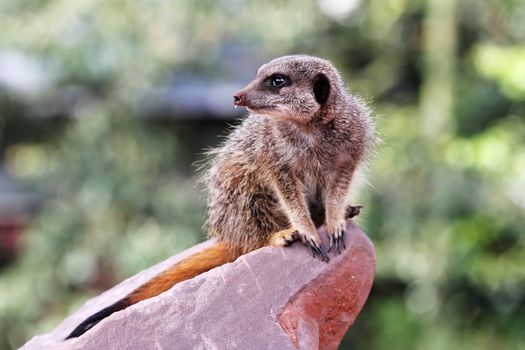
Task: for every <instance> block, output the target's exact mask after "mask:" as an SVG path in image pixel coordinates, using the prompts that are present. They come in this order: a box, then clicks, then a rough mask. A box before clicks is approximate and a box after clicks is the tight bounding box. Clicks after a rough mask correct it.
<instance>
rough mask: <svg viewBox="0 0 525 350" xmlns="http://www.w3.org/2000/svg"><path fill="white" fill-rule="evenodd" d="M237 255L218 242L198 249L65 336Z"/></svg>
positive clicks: (76, 332) (78, 334) (75, 334)
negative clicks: (201, 249)
mask: <svg viewBox="0 0 525 350" xmlns="http://www.w3.org/2000/svg"><path fill="white" fill-rule="evenodd" d="M238 256H239V254H237V253H234V252H232V251H231V250H230V249H229V248H228V247H227V246H226V245H224V244H222V243H217V244H215V245H213V246H211V247H209V248H206V249H204V250H203V251H201V252H198V253H195V254H193V255H191V256H189V257H188V258H186V259H184V260H182V261H179V262H178V263H176V264H175V265H173V266H171V267H170V268H169V269H167V270H166V271H164V272H162V273H161V274H160V275H158V276H156V277H153V278H152V279H151V280H149V281H148V282H146V283H145V284H143V285H142V286H140V287H138V288H137V289H135V290H134V291H133V292H131V293H130V294H128V295H127V296H126V297H124V298H123V299H120V300H119V301H117V302H116V303H114V304H112V305H110V306H108V307H106V308H104V309H102V310H100V311H99V312H97V313H95V314H93V315H91V316H90V317H88V318H87V319H86V320H84V321H83V322H82V323H81V324H79V325H78V326H77V327H76V328H75V329H74V330H73V331H72V332H71V334H69V335H68V336H67V338H66V339H69V338H76V337H78V336H81V335H82V334H84V333H85V332H87V331H88V330H90V329H91V328H92V327H93V326H95V325H96V324H97V323H99V322H100V321H102V320H103V319H105V318H106V317H108V316H109V315H111V314H112V313H114V312H117V311H121V310H124V309H125V308H127V307H129V306H131V305H133V304H136V303H138V302H140V301H143V300H146V299H149V298H153V297H155V296H157V295H159V294H160V293H162V292H165V291H167V290H168V289H170V288H171V287H173V286H174V285H175V284H177V283H179V282H182V281H185V280H187V279H190V278H192V277H195V276H198V275H200V274H201V273H204V272H206V271H208V270H211V269H212V268H214V267H217V266H221V265H223V264H226V263H229V262H232V261H234V260H235V259H236V258H237V257H238Z"/></svg>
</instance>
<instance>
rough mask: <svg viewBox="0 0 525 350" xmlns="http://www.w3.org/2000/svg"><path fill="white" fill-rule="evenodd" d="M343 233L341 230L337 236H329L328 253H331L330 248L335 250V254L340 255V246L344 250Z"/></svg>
mask: <svg viewBox="0 0 525 350" xmlns="http://www.w3.org/2000/svg"><path fill="white" fill-rule="evenodd" d="M345 233H346V232H345V230H341V232H340V234H339V235H337V236H336V235H335V234H333V235H331V236H330V238H329V240H330V248H329V249H328V253H330V251H332V248H335V250H337V254H341V245H342V246H343V250H345V249H346V245H345Z"/></svg>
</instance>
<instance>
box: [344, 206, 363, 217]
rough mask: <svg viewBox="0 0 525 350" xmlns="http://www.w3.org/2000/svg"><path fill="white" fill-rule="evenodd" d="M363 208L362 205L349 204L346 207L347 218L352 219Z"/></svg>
mask: <svg viewBox="0 0 525 350" xmlns="http://www.w3.org/2000/svg"><path fill="white" fill-rule="evenodd" d="M361 209H363V206H362V205H349V206H348V207H346V211H345V219H346V220H348V219H351V218H353V217H355V216H357V215H359V214H360V213H361Z"/></svg>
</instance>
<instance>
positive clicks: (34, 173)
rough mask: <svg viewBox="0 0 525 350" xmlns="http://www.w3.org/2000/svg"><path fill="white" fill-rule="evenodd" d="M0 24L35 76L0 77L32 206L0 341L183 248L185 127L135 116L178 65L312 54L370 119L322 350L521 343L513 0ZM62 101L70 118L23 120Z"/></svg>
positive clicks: (218, 6) (61, 15) (522, 146)
mask: <svg viewBox="0 0 525 350" xmlns="http://www.w3.org/2000/svg"><path fill="white" fill-rule="evenodd" d="M0 23H1V28H2V30H1V31H0V54H4V55H5V54H9V55H11V56H12V55H23V57H24V59H25V60H26V61H28V62H29V63H30V67H37V68H38V70H36V71H35V72H33V73H32V72H31V71H30V70H29V71H25V72H24V75H22V76H20V77H18V78H17V77H16V76H15V79H14V80H13V79H11V80H8V79H7V78H6V77H7V75H6V77H2V76H0V83H3V85H0V87H1V86H3V87H1V88H0V143H1V144H2V146H3V147H4V148H5V154H4V155H3V159H4V164H5V168H6V170H7V171H8V172H9V174H10V175H11V176H13V177H15V178H18V179H19V180H21V181H25V182H28V183H32V184H34V185H36V186H38V188H40V189H41V190H43V191H45V192H46V193H48V194H49V198H50V199H49V201H47V202H46V204H45V207H44V209H43V211H42V212H41V214H40V215H39V216H38V218H37V219H36V220H35V221H34V223H33V225H32V226H31V228H30V230H29V232H27V233H26V235H25V239H24V249H23V251H22V253H21V254H20V256H19V258H18V259H17V260H16V261H15V262H14V263H13V264H11V266H9V267H8V268H5V269H3V270H2V271H0V330H1V332H0V348H2V349H4V348H5V349H9V348H16V347H18V346H20V345H21V344H23V343H24V342H25V341H27V340H28V339H29V338H30V337H31V336H32V335H34V334H36V333H39V332H44V331H47V330H49V329H51V328H52V327H53V326H55V325H56V324H57V323H58V322H59V321H60V320H61V319H62V318H63V317H64V316H65V315H67V314H68V313H70V312H72V311H73V310H74V309H75V308H77V307H78V306H79V305H80V304H81V303H82V302H83V301H84V300H86V299H87V298H88V297H90V296H93V295H95V294H97V293H99V292H100V290H102V289H104V288H107V287H109V286H111V285H112V284H113V283H116V282H117V281H120V280H122V279H123V278H125V277H127V276H130V275H132V274H134V273H136V272H137V271H139V270H141V269H143V268H145V267H147V266H150V265H152V264H153V263H155V262H157V261H159V260H161V259H163V258H165V257H168V256H170V255H172V254H174V253H175V252H177V251H180V250H182V249H184V248H186V247H188V246H190V245H192V244H194V243H195V242H197V241H198V240H200V239H202V237H203V233H202V230H201V226H202V224H203V222H204V205H205V204H204V201H203V196H202V195H201V192H200V191H199V189H198V188H197V187H196V185H195V183H196V182H197V181H196V179H195V176H190V177H188V175H187V174H188V170H187V169H183V168H184V167H183V166H181V164H180V161H178V160H180V159H188V158H192V157H193V156H192V155H188V146H187V145H185V144H184V143H182V142H181V140H183V139H185V138H184V135H183V134H184V130H183V129H181V128H179V127H178V126H177V125H178V124H177V123H174V125H172V126H170V127H164V126H163V125H159V123H155V122H151V121H148V120H147V119H144V118H139V117H142V116H143V115H142V114H143V109H142V108H141V106H142V104H143V103H144V102H145V101H144V99H145V96H147V95H148V93H149V91H150V90H151V89H152V88H154V87H155V86H161V85H165V84H169V83H170V79H171V77H173V74H176V73H178V72H179V73H180V72H186V71H198V72H201V73H202V74H206V75H208V76H210V77H211V76H214V77H222V78H223V79H226V80H227V79H230V80H234V79H236V78H237V77H233V75H234V74H235V73H236V68H235V67H234V69H230V70H229V71H228V70H224V69H223V70H222V71H221V70H219V69H218V68H217V67H218V66H219V63H218V62H220V61H221V60H222V59H224V56H228V55H230V56H231V55H233V56H235V55H236V54H237V52H238V53H239V54H241V53H242V52H251V53H252V55H253V57H255V58H254V60H257V62H256V63H257V64H259V63H262V62H264V61H266V60H267V59H269V58H271V57H274V56H278V55H282V54H288V53H296V52H305V53H310V54H314V55H319V56H322V57H326V58H329V59H331V60H333V61H334V62H335V64H336V65H337V66H338V67H339V68H340V69H341V71H342V73H343V75H344V76H345V78H346V81H347V83H348V86H349V88H350V89H351V90H352V91H354V92H356V93H359V94H360V95H362V96H364V97H365V98H366V99H367V100H369V101H370V102H371V104H372V105H373V106H374V108H375V110H376V112H377V120H378V128H379V131H380V133H381V135H382V137H383V140H384V142H383V145H382V147H381V148H380V150H379V152H378V154H377V156H376V157H375V159H374V161H373V163H372V165H371V169H370V176H369V181H368V182H369V183H370V184H371V185H372V186H371V187H366V188H363V189H362V190H361V191H360V192H359V193H358V194H357V196H356V197H354V198H353V199H352V201H353V202H355V203H357V202H359V203H363V204H364V205H365V212H364V213H363V214H362V217H361V218H359V223H360V225H361V226H362V227H363V228H364V229H365V231H366V232H367V233H368V234H369V235H370V236H371V238H372V240H373V241H374V243H375V245H376V249H377V256H378V271H377V277H376V282H375V285H374V288H373V291H372V294H371V297H370V299H369V301H368V303H367V305H366V306H365V308H364V310H363V312H362V314H361V315H360V317H359V318H358V320H357V322H356V324H355V325H354V327H352V328H351V330H350V331H349V334H348V335H347V337H345V340H344V343H343V345H342V346H341V348H348V347H352V348H358V349H394V350H395V349H474V348H475V349H523V348H525V345H524V344H525V329H524V328H523V325H524V324H525V303H524V299H525V295H524V294H525V268H524V266H525V249H524V248H525V239H524V236H523V233H524V232H523V230H524V229H523V227H525V214H524V212H525V210H524V208H525V79H524V77H525V45H524V44H523V43H524V42H525V26H524V25H523V23H525V4H524V3H523V2H522V1H516V0H503V1H497V0H488V1H483V2H481V1H474V0H464V1H459V0H458V1H454V0H446V1H444V0H443V1H441V0H427V1H423V0H386V1H385V0H371V1H359V0H352V1H350V0H340V1H330V0H319V1H318V2H315V1H306V2H305V1H299V0H290V1H286V2H282V1H263V0H253V1H242V0H231V1H226V0H223V1H205V0H203V1H190V0H181V1H160V0H157V1H149V2H147V3H146V2H122V1H116V0H115V1H114V0H105V1H97V0H85V1H78V2H74V1H51V0H48V1H41V0H40V1H38V0H24V1H3V2H0ZM232 43H233V44H235V45H231V44H232ZM239 47H241V48H243V50H244V51H243V50H240V51H235V50H238V48H239ZM236 48H237V49H236ZM0 56H1V55H0ZM3 73H5V72H3ZM31 73H32V75H31ZM0 74H2V73H1V72H0ZM28 77H29V78H28ZM30 78H31V79H30ZM6 82H7V83H6ZM246 82H247V81H246ZM8 83H9V84H11V85H9V84H8ZM64 89H69V90H68V91H71V92H72V93H74V94H77V95H80V96H81V97H82V98H79V99H76V100H75V103H74V105H73V106H72V107H71V109H70V111H71V112H70V114H71V117H72V118H71V119H67V120H66V121H65V122H64V121H62V122H56V121H51V120H46V119H42V118H43V117H42V116H45V115H48V114H53V113H54V112H53V111H54V109H55V108H57V104H59V103H58V102H57V101H55V100H53V96H54V95H55V94H56V93H57V91H63V90H64ZM56 113H58V114H60V112H56ZM49 125H53V127H52V128H51V129H50V128H49ZM202 125H205V123H203V124H202ZM202 125H201V126H202ZM224 129H226V127H224ZM201 135H202V134H195V135H192V136H193V137H196V138H198V137H200V136H201ZM185 137H186V139H187V135H186V136H185ZM215 143H216V139H210V140H208V141H207V145H208V146H213V145H214V144H215Z"/></svg>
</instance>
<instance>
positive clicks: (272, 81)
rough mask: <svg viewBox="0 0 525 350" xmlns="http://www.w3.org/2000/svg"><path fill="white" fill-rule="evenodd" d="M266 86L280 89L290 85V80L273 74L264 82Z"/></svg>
mask: <svg viewBox="0 0 525 350" xmlns="http://www.w3.org/2000/svg"><path fill="white" fill-rule="evenodd" d="M266 85H267V86H269V87H272V88H282V87H283V86H286V85H290V79H289V78H288V77H286V76H284V75H280V74H275V75H272V76H270V77H269V78H268V79H267V80H266Z"/></svg>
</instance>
